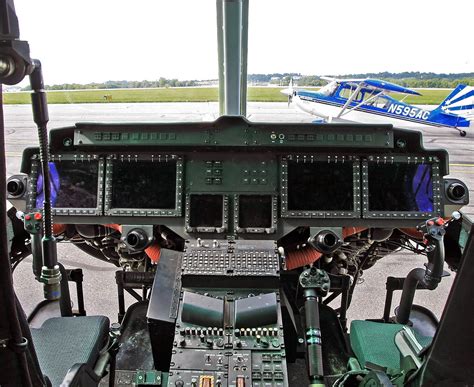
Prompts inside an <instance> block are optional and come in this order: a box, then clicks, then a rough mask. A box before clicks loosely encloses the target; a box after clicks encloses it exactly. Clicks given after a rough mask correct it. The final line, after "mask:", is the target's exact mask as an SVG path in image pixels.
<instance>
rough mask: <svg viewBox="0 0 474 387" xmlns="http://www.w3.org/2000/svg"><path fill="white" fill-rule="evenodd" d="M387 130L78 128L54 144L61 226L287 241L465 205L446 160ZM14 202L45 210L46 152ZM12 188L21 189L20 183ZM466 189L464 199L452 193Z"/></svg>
mask: <svg viewBox="0 0 474 387" xmlns="http://www.w3.org/2000/svg"><path fill="white" fill-rule="evenodd" d="M420 144H421V134H420V133H418V132H414V131H404V130H400V129H393V128H391V127H390V126H380V125H378V126H377V125H375V126H374V125H372V126H370V125H356V124H353V125H348V124H346V125H343V124H334V125H315V124H281V123H279V124H268V123H266V124H260V123H258V124H257V123H255V124H254V123H250V122H248V121H246V120H245V119H243V118H240V117H221V118H220V119H218V120H217V121H215V122H214V123H187V124H139V125H138V124H136V125H133V126H130V125H128V124H123V125H122V124H118V125H116V124H77V125H76V126H75V127H72V128H64V129H57V130H55V131H52V133H51V148H52V149H51V154H52V156H51V164H50V165H51V175H52V176H51V181H52V202H53V207H54V215H55V216H56V221H57V222H60V223H75V224H77V223H85V224H131V225H133V224H140V225H155V224H163V225H166V226H167V227H169V228H171V229H172V230H173V231H174V232H176V233H177V234H179V235H182V236H183V237H184V238H185V239H187V238H198V237H201V238H208V237H209V236H211V235H214V236H215V237H216V238H218V239H225V238H226V237H227V236H229V235H237V236H238V237H239V238H240V239H279V238H281V237H282V236H283V235H285V234H287V233H288V232H289V231H291V230H292V229H294V228H295V227H298V226H309V227H319V226H373V227H391V226H392V227H402V226H403V227H410V226H414V225H416V224H417V223H418V222H419V220H420V219H425V218H429V217H433V216H445V215H447V214H448V211H449V213H450V212H452V210H453V209H455V208H460V207H461V206H462V205H465V204H466V203H467V201H468V190H467V188H466V186H465V185H464V184H463V183H462V182H459V181H457V180H455V179H454V180H452V179H450V181H449V182H447V181H445V180H444V178H443V176H445V175H446V174H447V173H448V172H449V171H448V159H447V157H448V156H447V153H446V152H445V151H444V150H426V149H424V148H423V147H422V146H421V145H420ZM22 172H23V173H24V174H23V175H18V176H13V177H12V178H11V184H9V187H10V188H11V189H10V191H11V192H10V191H9V193H10V196H9V198H10V200H11V201H12V202H13V201H14V202H15V205H16V206H17V208H20V209H21V208H22V207H23V209H24V210H27V211H28V212H34V211H36V210H39V209H41V206H42V200H43V199H42V198H43V186H42V184H43V183H42V182H43V179H42V176H41V172H40V168H39V162H38V150H37V149H34V148H30V149H27V150H26V151H25V153H24V158H23V165H22ZM13 180H14V181H13ZM454 186H456V187H457V186H460V187H461V189H454Z"/></svg>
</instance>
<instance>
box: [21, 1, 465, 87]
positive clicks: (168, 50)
mask: <svg viewBox="0 0 474 387" xmlns="http://www.w3.org/2000/svg"><path fill="white" fill-rule="evenodd" d="M15 6H16V10H17V14H18V18H19V21H20V35H21V39H23V40H28V42H29V44H30V48H31V54H32V57H35V58H38V59H40V60H41V61H42V63H43V69H44V76H45V83H46V84H59V83H89V82H103V81H107V80H145V79H146V80H156V79H158V78H160V77H165V78H177V79H179V80H189V79H216V78H217V76H218V74H217V33H216V2H215V0H172V1H170V0H168V1H163V0H135V1H133V2H131V1H129V0H41V1H38V0H36V1H34V0H15ZM249 10H250V14H249V50H248V73H249V74H251V73H281V72H297V73H302V74H304V75H341V74H349V73H366V72H382V71H390V72H401V71H426V72H437V73H439V72H445V73H458V72H474V49H473V38H472V37H473V34H472V25H473V24H474V23H473V22H474V1H473V0H452V1H450V2H448V1H446V0H431V1H430V0H396V1H383V0H360V1H353V0H352V1H351V0H337V1H336V0H304V1H303V0H287V1H283V0H250V5H249Z"/></svg>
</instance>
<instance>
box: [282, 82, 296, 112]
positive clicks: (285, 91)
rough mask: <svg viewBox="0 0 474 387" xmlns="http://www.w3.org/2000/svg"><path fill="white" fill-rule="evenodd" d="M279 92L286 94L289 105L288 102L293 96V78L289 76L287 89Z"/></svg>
mask: <svg viewBox="0 0 474 387" xmlns="http://www.w3.org/2000/svg"><path fill="white" fill-rule="evenodd" d="M281 93H283V94H286V95H287V96H288V106H290V103H291V102H292V101H293V96H294V95H295V91H294V89H293V78H290V83H289V85H288V89H283V90H281Z"/></svg>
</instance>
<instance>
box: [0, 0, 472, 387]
mask: <svg viewBox="0 0 474 387" xmlns="http://www.w3.org/2000/svg"><path fill="white" fill-rule="evenodd" d="M3 4H4V7H5V8H3V9H2V11H5V15H6V20H8V23H4V25H5V26H9V27H10V28H9V29H4V30H2V32H1V33H2V35H1V37H2V39H0V63H1V65H2V66H0V70H1V71H0V80H1V82H2V83H4V84H14V83H17V82H18V81H19V79H20V78H23V77H24V76H26V75H28V76H29V77H30V80H31V85H32V105H33V116H34V121H35V123H36V124H37V126H38V133H39V140H40V141H39V143H40V146H39V147H30V148H26V149H25V150H24V152H23V156H22V164H21V170H20V171H18V173H16V174H14V175H12V176H9V177H8V179H7V178H6V176H5V175H2V176H3V178H0V180H2V182H3V183H2V184H5V185H4V186H2V188H0V190H3V191H2V192H4V193H3V194H4V195H5V197H2V200H1V201H3V202H5V200H3V199H7V200H8V201H9V202H10V204H11V205H12V206H13V208H12V209H11V210H9V211H8V221H9V227H10V229H11V230H12V233H11V234H9V235H13V236H12V237H11V238H10V241H9V246H10V247H9V248H10V252H9V254H6V253H5V258H7V257H8V260H7V259H5V260H3V257H2V266H1V269H2V270H1V271H2V276H3V275H5V276H6V277H2V278H5V280H4V281H2V284H4V286H3V287H2V293H1V294H2V296H5V300H7V301H5V302H3V300H2V303H1V304H2V305H3V306H4V307H5V308H10V309H6V310H7V311H9V312H5V313H4V314H2V316H4V317H0V320H2V321H3V320H5V321H4V322H3V323H2V325H0V328H1V329H2V331H1V332H2V334H3V333H4V332H13V333H10V334H8V335H7V334H6V333H5V336H0V344H1V345H0V356H2V357H0V359H3V360H4V361H3V362H2V364H4V365H3V366H1V367H5V368H4V372H1V373H0V385H2V386H10V385H12V386H16V385H18V386H20V385H21V386H47V385H52V386H59V385H61V386H98V385H104V386H106V385H109V386H177V387H184V386H186V387H227V386H229V387H230V386H232V387H244V386H247V387H271V386H274V387H286V386H303V385H305V386H412V385H413V386H415V385H420V386H421V385H436V383H438V382H439V383H441V384H440V385H465V383H466V382H469V381H471V382H472V380H473V379H471V378H472V377H473V368H474V367H469V363H470V362H472V360H469V359H472V357H471V358H469V354H472V350H473V349H472V346H469V343H470V342H472V340H473V339H472V337H471V338H466V335H464V334H462V335H459V333H460V332H462V330H463V329H470V328H467V327H469V324H470V323H471V322H472V318H473V317H472V316H470V314H471V315H472V314H473V313H470V312H472V306H471V307H470V309H469V310H467V309H464V308H468V306H467V305H468V304H469V297H470V299H471V301H472V285H471V282H470V280H469V276H470V275H471V274H472V270H473V269H472V267H473V265H472V263H473V262H472V261H473V259H474V256H473V255H474V254H473V249H474V240H473V236H472V235H473V233H472V223H471V221H470V220H469V218H468V217H467V216H463V214H462V208H463V206H466V205H467V204H468V203H469V191H468V187H467V186H466V184H465V183H464V182H463V181H461V180H460V179H456V178H452V177H447V175H448V174H449V155H448V153H447V152H446V151H445V150H443V149H426V148H425V147H424V145H423V136H422V134H421V133H420V132H417V131H410V130H402V129H397V128H393V127H392V126H391V125H364V124H337V123H335V124H314V123H311V124H310V123H308V124H306V123H271V122H264V123H255V122H251V121H249V120H247V119H246V118H245V117H244V115H245V105H244V104H243V103H242V100H245V95H246V91H245V87H244V86H243V85H244V84H245V82H244V81H243V77H244V75H245V74H246V68H245V66H246V52H245V47H246V42H245V35H246V33H245V31H246V25H247V24H246V23H247V22H248V1H246V0H240V1H230V0H217V12H218V27H220V28H218V42H219V47H220V48H222V49H220V50H219V61H220V64H222V68H220V74H219V76H220V82H221V83H222V87H221V88H220V101H221V108H222V111H223V115H222V116H221V117H220V118H218V119H217V120H215V121H213V122H191V123H189V122H175V123H116V124H114V123H94V122H83V123H77V124H76V125H73V126H68V127H62V128H58V129H54V130H51V131H49V130H47V122H48V116H47V104H46V93H45V91H44V90H43V89H44V87H43V80H42V75H41V63H40V62H39V61H37V60H33V59H31V58H30V57H29V55H28V50H26V47H27V43H26V42H23V41H20V40H19V34H18V24H17V20H16V16H15V13H14V7H13V2H12V1H11V0H8V1H4V2H3ZM235 20H238V22H237V23H236V22H235ZM219 23H220V24H219ZM235 47H239V50H232V49H229V48H235ZM223 48H226V49H223ZM239 64H240V65H239ZM236 74H237V75H236ZM237 91H239V93H238V92H237ZM2 126H3V124H2ZM0 137H2V138H3V134H2V136H0ZM0 167H1V165H0ZM0 169H2V168H0ZM3 169H4V168H3ZM2 172H3V174H4V173H5V171H4V170H3V171H2ZM2 205H3V206H4V205H5V203H3V204H2ZM1 210H2V211H4V212H5V213H6V208H5V207H2V208H1ZM5 226H6V225H3V224H2V227H4V228H5ZM2 234H3V230H2ZM4 237H5V238H6V234H5V235H4ZM59 238H60V239H61V240H63V241H68V242H70V243H71V244H74V245H75V248H78V249H81V250H83V251H85V252H86V253H87V254H89V255H91V256H92V257H94V258H97V259H99V260H102V261H105V262H108V263H110V264H111V265H114V266H116V267H117V272H116V276H115V279H116V283H115V284H108V285H106V284H104V286H116V287H117V300H118V311H117V312H118V313H117V319H116V320H115V321H113V320H111V319H109V318H108V317H106V316H87V315H86V312H85V309H86V308H85V306H84V299H83V297H82V295H81V294H82V272H81V269H80V268H65V267H64V266H63V265H62V264H61V261H60V259H58V257H57V253H56V241H57V239H59ZM5 241H6V239H4V240H2V244H4V245H5V243H4V242H5ZM5 248H6V246H5ZM400 249H406V250H409V251H412V252H413V253H415V254H418V255H423V256H426V264H425V266H424V267H409V266H407V271H406V273H407V275H406V277H404V278H399V277H393V276H391V275H390V273H385V274H386V277H387V285H386V289H380V291H381V292H386V294H387V297H386V304H385V308H384V310H383V311H380V313H378V314H377V315H374V316H372V318H371V319H367V320H352V321H348V318H347V310H348V309H349V307H350V305H351V299H352V295H353V292H354V288H355V287H356V286H357V284H358V279H359V276H360V275H361V272H362V271H363V270H368V269H370V268H371V267H372V266H374V265H376V264H377V261H378V260H380V259H383V258H384V257H385V256H387V255H389V254H392V253H393V252H395V251H399V250H400ZM3 252H4V251H3V250H2V255H3ZM30 254H32V255H33V274H32V275H33V276H34V277H35V278H36V279H37V280H38V281H40V282H42V283H43V284H44V297H45V301H44V302H43V303H41V304H40V305H38V307H37V308H36V309H35V310H34V311H33V313H32V314H31V315H30V316H28V318H25V317H24V316H23V312H22V311H21V306H20V305H19V304H18V302H17V301H15V297H14V296H13V293H12V290H13V287H12V285H11V274H10V279H8V275H7V274H5V273H7V271H8V272H9V271H10V268H11V267H12V266H13V267H16V265H17V264H18V263H20V262H21V260H22V259H23V258H24V257H25V256H26V255H30ZM3 261H5V263H3ZM445 263H446V264H447V265H448V266H449V267H450V268H451V269H452V270H453V271H455V272H457V274H456V280H455V283H454V285H453V289H452V290H451V295H450V298H449V300H448V303H447V305H446V307H445V312H444V314H443V317H442V319H441V320H440V321H438V319H437V318H436V317H434V315H433V313H432V312H430V310H428V309H427V308H424V307H422V306H419V305H415V304H414V295H415V292H419V291H423V292H429V291H430V290H433V289H435V288H436V287H437V286H438V284H439V283H440V281H442V280H443V277H444V276H446V274H447V273H446V272H445V268H446V267H445ZM7 264H8V265H7ZM6 268H7V269H8V270H7V269H6ZM84 281H87V278H85V279H84ZM68 282H74V283H75V284H76V289H77V291H76V292H77V299H78V305H77V306H78V309H77V310H73V309H72V307H71V299H70V294H69V292H70V290H69V287H68ZM8 284H10V288H11V289H10V290H9V291H7V290H8V289H7V285H8ZM15 285H16V286H19V285H20V284H15ZM398 290H399V291H402V297H401V301H400V304H399V305H398V306H397V305H392V295H393V292H394V291H398ZM125 293H128V294H130V295H132V296H133V297H134V298H135V299H136V302H135V303H133V304H132V305H129V306H126V302H125ZM469 294H470V296H469ZM366 296H367V297H368V298H370V294H367V295H366ZM8 300H9V301H8ZM50 302H56V303H57V304H58V307H59V310H60V316H56V317H51V316H49V315H48V313H47V312H46V308H45V306H46V305H47V304H48V303H50ZM111 302H112V301H111ZM395 307H396V308H395ZM394 308H395V312H394ZM463 310H464V311H465V314H466V315H467V316H466V315H465V316H464V317H463V318H462V319H461V318H460V316H462V315H463ZM382 315H383V316H382ZM380 316H382V317H380ZM38 319H41V320H45V321H44V322H43V323H42V326H41V327H40V328H28V323H31V322H32V321H34V320H38ZM15 327H16V328H15ZM15 329H16V330H15ZM458 336H462V337H461V338H459V337H458ZM467 336H469V334H467ZM471 336H472V335H471ZM4 337H8V340H9V341H10V342H8V340H7V341H4V340H3V338H4ZM456 337H457V338H456ZM454 345H456V348H454ZM2 346H3V348H2ZM446 346H450V350H449V351H446V350H445V349H446V348H447V347H446ZM9 349H11V350H9ZM454 352H457V354H454ZM448 353H449V355H448ZM453 364H455V365H453ZM471 365H472V364H471ZM461 369H462V370H463V372H460V370H461ZM443 383H445V384H443ZM446 383H448V384H446ZM450 383H451V384H450Z"/></svg>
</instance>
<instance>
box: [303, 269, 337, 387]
mask: <svg viewBox="0 0 474 387" xmlns="http://www.w3.org/2000/svg"><path fill="white" fill-rule="evenodd" d="M299 282H300V285H301V287H302V288H303V289H304V291H303V298H304V309H305V344H306V354H307V363H308V374H309V379H310V381H311V384H310V386H311V387H316V386H324V371H323V351H322V339H321V326H320V321H319V305H318V296H320V295H324V294H327V292H328V291H329V286H330V281H329V276H328V274H327V273H326V272H325V271H324V270H320V269H317V268H316V267H312V268H311V269H307V270H305V271H303V272H302V273H301V275H300V278H299Z"/></svg>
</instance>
